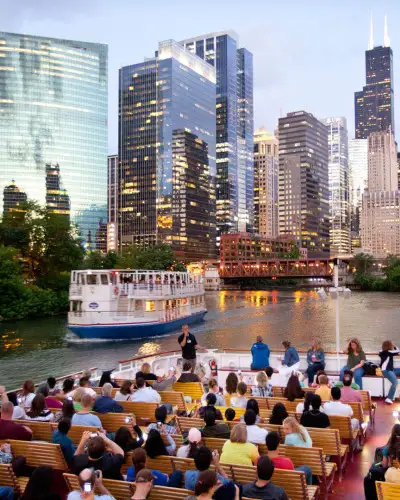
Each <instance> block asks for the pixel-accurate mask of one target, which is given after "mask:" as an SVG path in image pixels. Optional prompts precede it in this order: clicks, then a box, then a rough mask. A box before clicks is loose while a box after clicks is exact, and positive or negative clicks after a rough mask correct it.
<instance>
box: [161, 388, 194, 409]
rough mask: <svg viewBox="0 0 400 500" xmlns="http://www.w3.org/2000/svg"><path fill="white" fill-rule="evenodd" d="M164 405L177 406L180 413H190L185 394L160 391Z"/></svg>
mask: <svg viewBox="0 0 400 500" xmlns="http://www.w3.org/2000/svg"><path fill="white" fill-rule="evenodd" d="M158 394H159V395H160V396H161V402H162V403H170V404H172V406H177V407H178V410H180V411H188V409H187V406H186V401H185V396H184V394H183V392H176V391H160V392H159V393H158Z"/></svg>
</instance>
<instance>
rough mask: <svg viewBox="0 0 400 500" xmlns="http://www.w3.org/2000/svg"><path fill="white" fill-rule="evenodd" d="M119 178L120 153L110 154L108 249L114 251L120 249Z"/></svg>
mask: <svg viewBox="0 0 400 500" xmlns="http://www.w3.org/2000/svg"><path fill="white" fill-rule="evenodd" d="M118 178H119V177H118V155H109V157H108V177H107V220H108V224H107V251H114V252H116V251H117V249H118V230H117V224H118V199H119V182H118Z"/></svg>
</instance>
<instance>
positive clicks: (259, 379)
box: [256, 372, 268, 389]
mask: <svg viewBox="0 0 400 500" xmlns="http://www.w3.org/2000/svg"><path fill="white" fill-rule="evenodd" d="M256 383H257V385H258V387H262V388H263V389H265V387H267V384H268V377H267V375H266V373H265V372H258V373H257V375H256Z"/></svg>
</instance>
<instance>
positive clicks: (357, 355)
mask: <svg viewBox="0 0 400 500" xmlns="http://www.w3.org/2000/svg"><path fill="white" fill-rule="evenodd" d="M345 353H346V354H347V363H346V366H344V367H343V368H342V369H341V370H340V380H341V381H343V375H344V372H345V371H346V370H351V371H352V372H353V375H354V382H355V383H356V384H358V385H359V386H360V389H362V376H363V375H364V368H363V366H364V363H365V362H366V360H367V357H366V356H365V352H364V351H363V349H362V347H361V343H360V341H359V340H358V339H356V338H353V339H350V342H349V344H348V346H347V348H346V350H345Z"/></svg>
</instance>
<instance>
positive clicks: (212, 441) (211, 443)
mask: <svg viewBox="0 0 400 500" xmlns="http://www.w3.org/2000/svg"><path fill="white" fill-rule="evenodd" d="M203 441H204V444H205V445H206V446H207V448H210V450H217V451H218V453H219V455H220V456H221V453H222V448H223V446H224V444H225V443H226V441H227V440H226V439H220V438H212V437H206V438H203Z"/></svg>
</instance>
